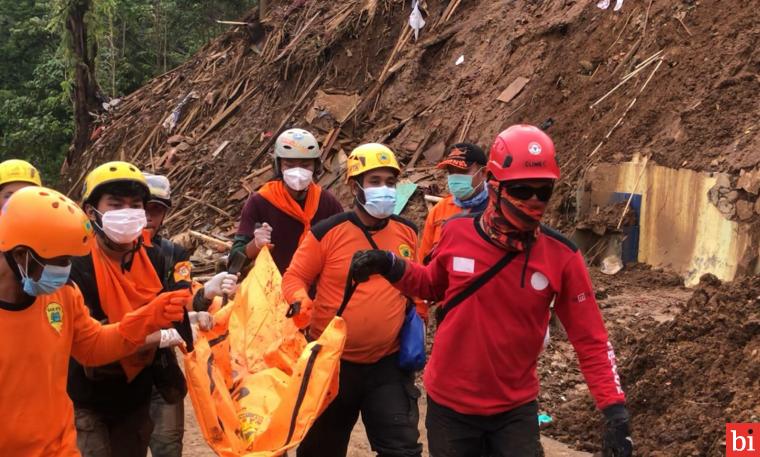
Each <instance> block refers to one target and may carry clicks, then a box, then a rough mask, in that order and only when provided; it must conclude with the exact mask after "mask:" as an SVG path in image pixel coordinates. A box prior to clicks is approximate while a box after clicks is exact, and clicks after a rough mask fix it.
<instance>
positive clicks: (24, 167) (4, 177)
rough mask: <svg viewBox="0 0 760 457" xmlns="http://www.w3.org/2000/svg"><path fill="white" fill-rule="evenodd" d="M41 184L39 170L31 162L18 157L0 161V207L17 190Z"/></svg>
mask: <svg viewBox="0 0 760 457" xmlns="http://www.w3.org/2000/svg"><path fill="white" fill-rule="evenodd" d="M41 185H42V179H41V178H40V172H39V171H37V169H36V168H34V165H32V164H31V163H29V162H27V161H25V160H19V159H9V160H5V161H3V162H2V163H0V207H2V206H3V205H4V204H5V202H6V201H8V199H9V198H11V195H13V193H14V192H16V191H17V190H21V189H23V188H24V187H28V186H41Z"/></svg>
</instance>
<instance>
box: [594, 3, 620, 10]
mask: <svg viewBox="0 0 760 457" xmlns="http://www.w3.org/2000/svg"><path fill="white" fill-rule="evenodd" d="M596 6H597V8H601V9H603V10H606V9H607V8H609V7H610V0H599V2H598V3H597V4H596ZM622 8H623V0H615V7H614V8H613V10H614V11H620V10H621V9H622Z"/></svg>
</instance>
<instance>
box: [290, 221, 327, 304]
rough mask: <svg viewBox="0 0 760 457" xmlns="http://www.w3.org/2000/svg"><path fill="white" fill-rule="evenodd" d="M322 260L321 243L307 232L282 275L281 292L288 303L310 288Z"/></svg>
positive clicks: (320, 267)
mask: <svg viewBox="0 0 760 457" xmlns="http://www.w3.org/2000/svg"><path fill="white" fill-rule="evenodd" d="M324 262H325V258H324V256H323V255H322V246H321V243H320V241H319V240H317V238H316V237H315V236H314V234H313V233H312V232H309V233H308V234H307V235H306V237H305V238H304V240H303V241H302V242H301V244H300V245H299V246H298V249H296V253H295V254H294V255H293V259H292V260H291V261H290V265H289V266H288V269H287V270H286V271H285V275H284V276H283V277H282V293H283V295H284V296H285V300H286V301H287V302H288V303H293V302H294V301H296V300H298V299H299V298H300V297H302V296H303V293H305V292H306V291H308V290H309V288H311V285H312V284H313V283H314V282H315V281H316V279H317V276H319V273H320V272H321V271H322V268H323V266H324Z"/></svg>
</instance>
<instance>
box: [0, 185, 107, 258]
mask: <svg viewBox="0 0 760 457" xmlns="http://www.w3.org/2000/svg"><path fill="white" fill-rule="evenodd" d="M92 239H93V230H92V223H91V222H90V220H89V219H88V218H87V216H85V214H84V212H83V211H82V210H81V209H80V208H79V206H77V204H76V203H74V202H73V201H72V200H71V199H69V198H68V197H66V196H65V195H63V194H61V193H59V192H57V191H54V190H52V189H48V188H46V187H37V186H30V187H25V188H23V189H21V190H19V191H18V192H16V193H14V194H13V195H12V196H11V198H9V199H8V201H7V202H6V203H5V206H3V209H2V211H1V212H0V251H3V252H8V251H10V250H12V249H14V248H16V247H19V246H26V247H28V248H31V249H32V250H34V252H35V254H37V255H38V256H40V257H42V258H45V259H52V258H54V257H61V256H83V255H87V254H89V252H90V247H91V243H92Z"/></svg>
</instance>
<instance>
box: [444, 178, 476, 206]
mask: <svg viewBox="0 0 760 457" xmlns="http://www.w3.org/2000/svg"><path fill="white" fill-rule="evenodd" d="M447 182H448V185H449V192H451V195H453V196H455V197H456V198H458V199H460V200H463V199H465V198H467V197H469V196H470V195H472V193H473V191H474V190H475V189H473V188H472V176H470V175H461V174H450V175H449V176H448V178H447Z"/></svg>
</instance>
